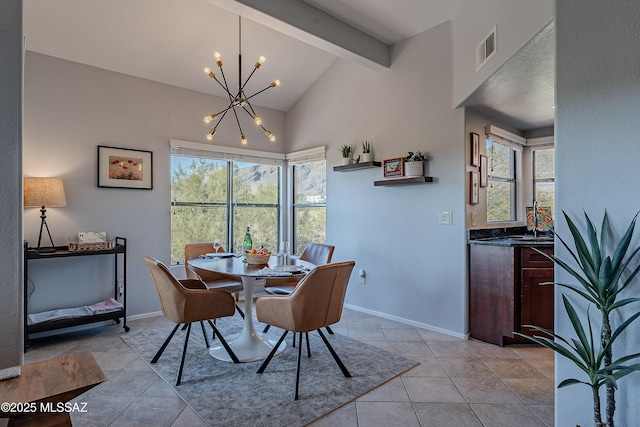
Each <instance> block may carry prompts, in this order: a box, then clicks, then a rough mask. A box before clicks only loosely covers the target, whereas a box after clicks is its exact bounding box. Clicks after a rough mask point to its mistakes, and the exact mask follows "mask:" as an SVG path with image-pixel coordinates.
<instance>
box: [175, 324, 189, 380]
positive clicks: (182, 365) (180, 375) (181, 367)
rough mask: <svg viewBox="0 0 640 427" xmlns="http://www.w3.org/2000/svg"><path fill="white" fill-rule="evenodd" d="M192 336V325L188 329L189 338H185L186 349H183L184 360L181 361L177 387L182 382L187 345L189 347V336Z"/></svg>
mask: <svg viewBox="0 0 640 427" xmlns="http://www.w3.org/2000/svg"><path fill="white" fill-rule="evenodd" d="M190 334H191V323H189V326H188V327H187V336H186V337H185V338H184V348H183V349H182V359H181V360H180V369H179V370H178V378H177V379H176V386H179V385H180V381H181V380H182V369H183V368H184V358H185V356H186V355H187V345H189V335H190Z"/></svg>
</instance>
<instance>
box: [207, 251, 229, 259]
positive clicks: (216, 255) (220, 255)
mask: <svg viewBox="0 0 640 427" xmlns="http://www.w3.org/2000/svg"><path fill="white" fill-rule="evenodd" d="M232 256H233V252H211V253H208V254H207V255H206V257H207V258H229V257H232Z"/></svg>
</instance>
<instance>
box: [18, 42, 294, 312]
mask: <svg viewBox="0 0 640 427" xmlns="http://www.w3.org/2000/svg"><path fill="white" fill-rule="evenodd" d="M43 70H46V72H43ZM24 92H25V102H24V174H25V176H58V177H61V178H62V179H63V182H64V185H65V192H66V196H67V207H65V208H59V209H56V208H52V209H50V210H48V211H47V216H48V218H47V222H48V224H49V227H50V228H51V233H52V235H53V238H54V241H55V243H56V244H57V245H66V244H67V239H68V238H70V237H71V238H76V237H77V234H78V232H79V231H106V232H107V233H108V235H109V237H112V236H122V237H126V238H127V239H128V241H127V243H128V254H127V255H128V265H127V279H128V297H127V301H128V306H127V310H128V313H129V314H130V315H136V314H143V313H149V312H154V311H158V310H159V305H158V302H157V296H156V293H155V289H154V288H153V283H152V281H151V276H150V275H149V272H148V271H147V269H146V267H145V265H144V264H143V262H142V256H143V255H149V256H153V257H155V258H158V259H160V260H161V261H163V262H166V263H169V261H170V255H169V254H170V238H171V236H170V226H171V216H170V151H169V140H170V139H179V140H186V141H194V142H203V143H204V142H207V141H206V139H205V135H206V133H207V131H208V128H207V126H206V125H205V124H204V123H203V121H202V118H203V117H204V115H205V114H207V113H209V114H210V113H211V112H212V111H219V110H221V109H222V108H221V105H225V106H226V104H227V101H226V100H224V99H222V98H218V97H214V96H210V95H204V94H201V93H198V92H193V91H189V90H185V89H180V88H177V87H173V86H168V85H164V84H160V83H156V82H152V81H149V80H144V79H139V78H135V77H131V76H127V75H124V74H118V73H114V72H111V71H106V70H103V69H100V68H95V67H90V66H86V65H81V64H78V63H73V62H69V61H65V60H61V59H57V58H53V57H49V56H45V55H40V54H36V53H33V52H27V55H26V63H25V88H24ZM260 111H261V115H262V116H263V118H264V120H265V122H268V123H269V126H270V128H271V129H272V131H273V132H274V133H275V134H277V135H279V136H280V138H279V142H277V143H276V144H271V143H270V142H269V141H268V139H267V138H265V137H264V134H262V135H260V134H257V135H254V136H255V137H252V136H251V134H249V129H248V130H247V132H246V133H247V136H248V138H250V139H251V147H252V148H255V149H258V150H264V151H280V150H281V152H284V151H285V150H286V148H285V144H286V139H285V137H284V134H285V132H284V113H282V112H279V111H275V110H268V109H260ZM226 120H232V119H231V118H229V117H227V118H226ZM230 124H233V123H230ZM250 128H253V126H252V127H250ZM216 137H217V138H216V140H217V141H220V142H219V143H221V144H224V145H229V146H235V147H238V146H240V143H239V137H238V132H237V128H235V127H234V126H225V127H221V128H220V131H219V132H218V133H217V134H216ZM98 145H107V146H115V147H123V148H132V149H139V150H148V151H152V152H153V174H154V176H153V190H151V191H148V190H131V189H112V188H98V187H97V183H96V175H97V173H96V157H97V148H96V147H97V146H98ZM24 224H25V231H24V233H25V238H26V240H27V241H29V242H30V243H34V242H36V241H37V236H38V227H39V224H40V221H39V210H38V209H26V210H25V217H24ZM109 258H110V257H86V259H84V258H83V259H73V260H60V261H58V262H56V264H55V265H51V264H50V263H49V264H48V263H46V262H45V263H41V262H36V263H32V265H31V268H30V279H32V282H33V283H32V285H33V286H34V288H35V292H34V294H33V297H32V301H31V302H30V310H36V311H40V310H48V309H52V308H57V307H73V306H77V305H85V304H87V302H89V303H93V302H97V301H99V300H100V299H103V298H106V297H108V296H109V290H110V289H111V288H110V286H111V284H112V283H113V273H112V268H113V264H112V260H111V259H109ZM53 267H56V268H58V269H59V272H58V273H57V274H56V275H55V277H51V274H50V269H51V268H53Z"/></svg>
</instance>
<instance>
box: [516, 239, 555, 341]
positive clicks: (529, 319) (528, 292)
mask: <svg viewBox="0 0 640 427" xmlns="http://www.w3.org/2000/svg"><path fill="white" fill-rule="evenodd" d="M539 250H541V251H543V252H546V253H553V249H551V248H540V249H539ZM521 258H522V269H521V276H520V284H521V287H520V297H521V313H520V324H521V325H535V326H540V327H542V328H545V329H549V330H551V331H553V285H551V284H547V285H543V283H548V282H551V283H553V262H552V261H550V260H549V259H548V258H545V257H544V256H542V255H540V254H539V253H538V252H536V251H534V250H533V249H531V248H522V249H521ZM520 332H521V333H523V334H527V335H531V334H532V333H533V332H534V330H533V329H529V328H525V327H521V330H520ZM536 334H539V332H536Z"/></svg>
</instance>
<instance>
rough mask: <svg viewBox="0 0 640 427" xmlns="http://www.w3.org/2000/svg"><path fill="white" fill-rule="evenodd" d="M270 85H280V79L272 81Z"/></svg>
mask: <svg viewBox="0 0 640 427" xmlns="http://www.w3.org/2000/svg"><path fill="white" fill-rule="evenodd" d="M269 86H271V87H276V86H280V80H276V81H273V82H271V84H270V85H269Z"/></svg>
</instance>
